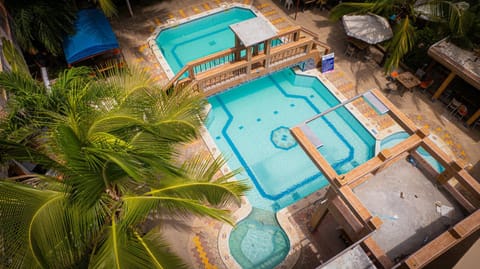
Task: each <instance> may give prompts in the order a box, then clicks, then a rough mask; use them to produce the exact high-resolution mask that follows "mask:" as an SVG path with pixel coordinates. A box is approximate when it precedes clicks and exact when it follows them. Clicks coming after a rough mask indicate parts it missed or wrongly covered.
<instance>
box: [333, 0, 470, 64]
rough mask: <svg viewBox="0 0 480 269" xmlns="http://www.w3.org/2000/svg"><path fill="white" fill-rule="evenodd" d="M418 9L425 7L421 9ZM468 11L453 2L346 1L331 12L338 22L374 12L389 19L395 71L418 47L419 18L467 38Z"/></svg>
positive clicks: (388, 46) (390, 57)
mask: <svg viewBox="0 0 480 269" xmlns="http://www.w3.org/2000/svg"><path fill="white" fill-rule="evenodd" d="M419 6H423V7H426V8H423V9H420V8H419ZM465 10H466V9H465V8H463V6H462V5H459V4H457V3H454V2H453V1H440V0H425V1H418V0H405V1H399V0H373V1H372V0H371V1H366V2H362V3H356V2H354V3H351V2H345V3H341V4H339V5H337V6H336V7H335V8H333V9H332V11H331V13H330V19H332V20H339V19H340V18H341V17H342V16H343V15H346V14H367V13H374V14H377V15H380V16H383V17H385V18H387V19H389V20H390V22H391V25H392V28H393V38H392V39H391V40H389V41H386V43H385V44H386V46H385V48H386V55H387V56H388V58H387V59H386V61H385V69H386V71H390V70H392V69H394V68H396V67H397V66H398V65H399V64H400V61H401V60H402V58H403V57H404V55H405V54H406V53H408V52H409V51H411V50H412V49H413V48H414V45H415V30H416V21H417V19H418V18H419V17H420V16H423V17H424V18H426V19H428V20H430V21H432V22H435V23H439V24H445V25H448V27H447V28H448V29H449V33H448V34H451V33H455V34H457V35H459V36H463V37H465V36H466V35H465V34H466V33H467V32H468V31H467V29H466V28H467V27H469V26H471V24H469V23H466V21H467V16H464V13H465ZM448 34H446V35H448Z"/></svg>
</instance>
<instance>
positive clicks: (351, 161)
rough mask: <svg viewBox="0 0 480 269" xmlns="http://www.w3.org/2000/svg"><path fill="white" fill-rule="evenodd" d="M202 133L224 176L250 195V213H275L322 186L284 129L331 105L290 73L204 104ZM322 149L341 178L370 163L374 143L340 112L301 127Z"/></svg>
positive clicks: (322, 92) (314, 84)
mask: <svg viewBox="0 0 480 269" xmlns="http://www.w3.org/2000/svg"><path fill="white" fill-rule="evenodd" d="M208 101H209V102H210V104H211V105H212V109H211V111H210V113H209V115H208V118H207V122H206V126H207V129H208V131H209V133H210V134H211V136H212V138H213V139H214V141H215V144H216V145H217V146H218V148H219V149H220V150H221V152H222V153H223V154H224V155H225V156H226V157H227V159H228V165H229V166H230V168H232V169H236V168H240V167H243V169H244V173H243V174H242V175H240V178H242V177H245V178H249V179H250V181H251V183H252V185H253V186H254V187H255V188H253V189H252V190H251V191H250V192H248V193H247V198H248V200H249V201H250V203H251V204H252V206H253V207H257V208H261V209H266V210H271V211H274V212H275V211H278V210H280V209H282V208H284V207H286V206H288V205H290V204H292V203H294V202H296V201H298V200H300V199H301V198H303V197H306V196H307V195H309V194H311V193H312V192H314V191H316V190H318V189H320V188H322V187H324V186H326V185H327V184H328V182H327V180H326V179H325V177H324V176H323V175H322V174H321V173H320V172H319V170H318V168H317V167H316V166H315V165H314V164H313V163H312V161H311V160H310V158H309V157H308V156H307V155H306V154H305V152H304V151H303V150H302V148H301V147H300V146H299V145H298V144H297V142H296V140H295V139H294V138H293V137H292V136H291V134H290V131H289V128H291V127H293V126H295V125H297V124H299V123H301V122H303V121H305V120H307V119H309V118H311V117H312V116H314V115H317V114H319V113H320V112H322V111H325V110H326V109H328V108H331V107H333V106H335V105H337V104H339V101H338V100H337V99H336V98H335V97H334V96H333V95H332V94H331V93H330V91H329V90H328V89H327V88H326V87H325V86H324V85H323V84H322V83H321V82H320V81H319V80H318V79H317V78H314V77H310V76H302V75H297V74H295V72H293V71H292V70H291V69H285V70H283V71H280V72H277V73H273V74H270V75H268V76H266V77H263V78H260V79H257V80H254V81H252V82H249V83H246V84H243V85H240V86H237V87H235V88H233V89H230V90H229V91H227V92H224V93H221V94H217V95H215V96H212V97H210V98H209V99H208ZM308 126H309V127H310V128H311V129H312V130H313V131H314V132H315V133H316V134H317V136H318V137H319V138H320V139H321V140H322V141H323V143H324V146H322V147H320V148H319V151H320V153H321V154H322V155H323V156H324V157H325V158H326V159H327V161H329V163H330V164H331V165H332V166H333V168H334V169H335V170H336V171H337V172H338V173H339V174H343V173H346V172H348V171H350V170H351V169H353V168H355V167H356V166H358V165H360V164H362V163H363V162H365V161H367V160H368V159H370V158H371V157H373V155H374V147H375V146H374V145H375V139H374V138H373V137H372V136H371V135H370V133H368V131H367V130H366V129H365V128H363V126H362V125H361V124H360V123H359V122H358V120H356V118H355V117H354V116H353V115H352V114H350V112H349V111H348V110H346V109H345V108H339V109H336V110H335V111H333V112H331V113H328V114H326V115H325V116H322V117H320V118H318V119H317V120H314V121H312V122H309V123H308Z"/></svg>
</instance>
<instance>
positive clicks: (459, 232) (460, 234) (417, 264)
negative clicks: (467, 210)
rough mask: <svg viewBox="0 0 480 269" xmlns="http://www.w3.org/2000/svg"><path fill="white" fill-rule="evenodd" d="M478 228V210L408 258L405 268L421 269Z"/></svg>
mask: <svg viewBox="0 0 480 269" xmlns="http://www.w3.org/2000/svg"><path fill="white" fill-rule="evenodd" d="M479 228H480V210H477V211H475V212H474V213H473V214H471V215H470V216H468V217H467V218H465V219H463V220H462V221H460V222H459V223H457V224H456V225H455V226H453V228H452V229H450V230H448V231H446V232H444V233H442V234H441V235H439V236H438V237H436V238H435V239H433V240H432V241H430V242H429V243H428V244H427V245H425V246H424V247H422V248H421V249H419V250H417V251H416V252H415V253H413V254H412V255H411V256H410V257H408V258H407V259H406V260H405V261H404V264H405V265H406V266H407V268H422V267H424V266H425V265H427V264H429V263H430V262H431V261H433V260H434V259H436V258H437V257H439V256H440V255H442V254H443V253H444V252H446V251H447V250H449V249H450V248H451V247H453V246H455V245H456V244H458V243H459V242H460V241H462V240H463V239H465V237H467V236H469V235H470V234H472V233H474V232H475V231H477V230H478V229H479Z"/></svg>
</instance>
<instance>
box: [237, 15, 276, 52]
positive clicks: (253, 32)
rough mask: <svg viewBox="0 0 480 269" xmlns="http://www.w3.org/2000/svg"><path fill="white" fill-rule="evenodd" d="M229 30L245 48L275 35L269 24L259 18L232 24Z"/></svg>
mask: <svg viewBox="0 0 480 269" xmlns="http://www.w3.org/2000/svg"><path fill="white" fill-rule="evenodd" d="M230 29H232V31H233V32H234V33H235V35H236V36H237V37H238V38H239V39H240V41H241V42H242V43H243V45H244V46H245V47H249V46H251V45H254V44H258V43H260V42H263V41H265V40H269V39H270V38H272V37H274V36H276V35H277V32H276V31H275V29H273V27H272V26H271V25H270V23H269V22H267V21H266V20H265V19H263V18H261V17H256V18H253V19H249V20H246V21H242V22H239V23H235V24H232V25H230Z"/></svg>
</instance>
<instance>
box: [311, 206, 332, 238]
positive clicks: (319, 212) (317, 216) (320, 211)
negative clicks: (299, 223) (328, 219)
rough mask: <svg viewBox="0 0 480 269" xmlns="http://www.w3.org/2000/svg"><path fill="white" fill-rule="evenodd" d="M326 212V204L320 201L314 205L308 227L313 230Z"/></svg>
mask: <svg viewBox="0 0 480 269" xmlns="http://www.w3.org/2000/svg"><path fill="white" fill-rule="evenodd" d="M327 212H328V204H327V203H322V204H320V205H319V206H317V207H316V209H315V211H314V212H313V213H312V217H311V218H310V228H311V230H312V231H314V230H315V229H316V228H317V226H318V225H319V224H320V222H321V221H322V219H323V217H324V216H325V215H326V214H327Z"/></svg>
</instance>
